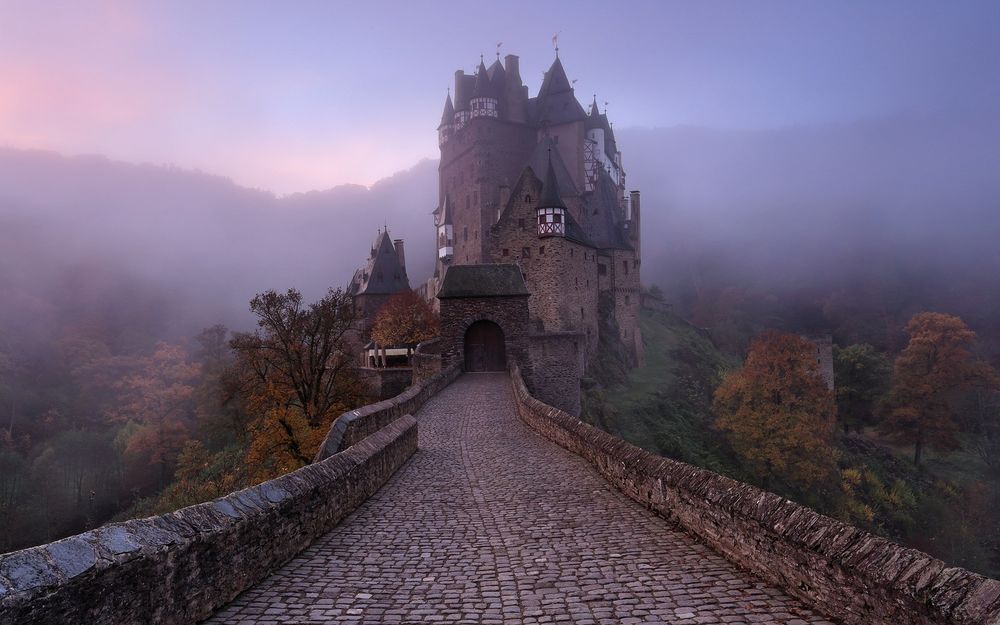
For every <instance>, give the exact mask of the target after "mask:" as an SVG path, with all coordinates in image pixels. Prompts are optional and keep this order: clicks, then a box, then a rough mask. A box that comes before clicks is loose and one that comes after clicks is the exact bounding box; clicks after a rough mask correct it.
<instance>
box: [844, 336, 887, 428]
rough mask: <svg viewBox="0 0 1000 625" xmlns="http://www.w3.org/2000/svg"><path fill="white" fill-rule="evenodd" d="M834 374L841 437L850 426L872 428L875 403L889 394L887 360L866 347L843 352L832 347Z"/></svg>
mask: <svg viewBox="0 0 1000 625" xmlns="http://www.w3.org/2000/svg"><path fill="white" fill-rule="evenodd" d="M833 372H834V376H833V377H834V380H836V381H837V387H836V393H837V420H838V421H839V422H840V424H841V427H843V429H844V434H847V433H848V431H849V430H850V428H851V427H852V426H853V427H855V428H860V427H862V426H864V425H872V424H873V422H874V418H873V416H874V414H875V406H876V403H877V402H878V400H879V399H880V398H881V397H882V396H883V395H884V394H885V393H886V392H887V391H888V390H889V380H890V377H891V375H892V367H891V365H890V364H889V360H888V359H887V358H886V357H885V355H883V354H882V353H880V352H879V351H877V350H876V349H875V348H874V347H872V346H871V345H868V344H865V343H860V344H856V345H849V346H848V347H843V348H842V347H839V346H837V345H834V347H833Z"/></svg>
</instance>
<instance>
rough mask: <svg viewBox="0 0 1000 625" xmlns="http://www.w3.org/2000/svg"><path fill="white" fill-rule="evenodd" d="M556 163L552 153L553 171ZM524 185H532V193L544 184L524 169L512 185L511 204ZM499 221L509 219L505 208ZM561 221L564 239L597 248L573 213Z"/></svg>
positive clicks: (532, 173) (530, 171) (556, 156)
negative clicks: (564, 230) (513, 191)
mask: <svg viewBox="0 0 1000 625" xmlns="http://www.w3.org/2000/svg"><path fill="white" fill-rule="evenodd" d="M558 162H559V161H558V153H557V152H553V155H552V163H553V171H555V169H556V168H555V164H556V163H558ZM524 185H532V191H533V190H534V188H538V187H543V186H544V182H542V180H541V179H539V178H538V176H537V175H535V171H534V169H532V168H531V167H530V166H528V167H525V168H524V169H523V170H522V171H521V176H520V178H518V180H517V184H515V185H514V189H515V190H516V191H518V193H513V194H511V201H512V202H513V201H514V198H515V197H520V196H521V194H522V193H524V191H525V189H524ZM557 185H558V182H557ZM539 191H541V193H540V194H539V196H541V194H542V193H544V191H543V190H542V189H539ZM538 205H539V204H536V206H538ZM500 219H501V220H505V219H511V218H510V217H509V216H508V214H507V207H506V206H505V207H504V212H503V214H502V215H501V217H500ZM563 220H564V222H565V224H566V232H565V235H564V238H566V239H569V240H570V241H573V242H575V243H579V244H580V245H586V246H587V247H592V248H596V247H597V246H596V245H594V244H593V243H592V242H591V240H590V237H589V236H587V233H586V232H585V231H584V229H583V228H582V227H580V224H579V223H578V222H577V221H576V219H574V218H573V213H572V212H570V211H569V210H568V209H567V211H566V212H565V213H564V215H563ZM494 227H496V226H494Z"/></svg>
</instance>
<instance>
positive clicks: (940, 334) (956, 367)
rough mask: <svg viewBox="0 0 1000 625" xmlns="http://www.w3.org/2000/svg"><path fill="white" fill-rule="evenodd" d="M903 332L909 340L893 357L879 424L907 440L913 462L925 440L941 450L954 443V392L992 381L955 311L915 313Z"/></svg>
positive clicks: (993, 376)
mask: <svg viewBox="0 0 1000 625" xmlns="http://www.w3.org/2000/svg"><path fill="white" fill-rule="evenodd" d="M906 332H907V334H909V335H910V341H909V343H908V344H907V346H906V348H905V349H904V350H903V352H902V353H901V354H900V355H899V357H898V358H896V363H895V367H894V371H893V381H892V390H891V391H890V395H889V402H888V404H887V408H886V414H885V418H884V419H883V421H882V423H881V425H880V429H881V430H882V431H883V432H884V433H885V434H887V435H888V436H889V437H890V438H891V439H893V440H895V441H897V442H900V443H906V444H911V445H913V462H914V464H916V465H920V462H921V459H922V457H923V451H924V447H925V446H928V447H931V448H932V449H937V450H942V451H947V450H952V449H957V448H958V447H959V441H958V438H957V434H958V432H959V430H960V425H959V423H958V421H957V419H956V417H955V409H954V403H955V401H956V400H957V399H958V394H959V393H960V392H961V391H962V390H966V389H970V388H972V387H973V386H978V387H983V386H987V387H992V388H995V387H996V384H997V381H996V373H995V372H994V371H993V370H992V368H991V367H990V366H989V365H988V364H986V363H985V362H982V361H978V360H976V359H975V358H974V357H973V355H972V352H971V351H970V350H971V349H972V348H973V346H974V345H975V343H976V333H975V332H973V331H972V330H970V329H969V327H968V326H966V325H965V322H964V321H962V320H961V319H960V318H959V317H956V316H954V315H947V314H943V313H932V312H923V313H918V314H916V315H914V316H913V318H911V319H910V321H909V323H908V324H907V325H906Z"/></svg>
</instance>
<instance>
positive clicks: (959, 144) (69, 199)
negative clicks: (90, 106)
mask: <svg viewBox="0 0 1000 625" xmlns="http://www.w3.org/2000/svg"><path fill="white" fill-rule="evenodd" d="M617 134H618V139H619V142H620V144H621V146H622V149H623V152H624V162H625V166H626V170H627V172H628V174H629V180H628V186H629V187H630V188H638V189H640V190H641V191H642V193H643V196H642V197H643V231H642V237H643V261H644V262H643V281H644V282H645V283H646V284H647V285H651V284H657V285H659V286H660V287H661V288H663V289H664V290H665V291H666V293H667V299H668V300H669V301H671V302H673V303H674V304H675V305H676V306H678V309H679V310H680V311H681V312H682V313H684V314H687V315H688V316H691V317H701V318H695V319H694V321H696V322H697V323H703V324H705V325H711V324H712V322H713V319H712V314H711V313H710V312H706V307H710V306H709V304H707V303H706V302H705V301H701V302H699V301H698V300H699V299H701V300H704V299H705V293H706V292H708V291H713V289H714V291H715V292H721V291H724V290H725V289H727V288H731V287H738V288H740V289H743V290H749V291H754V292H756V293H758V294H761V293H763V294H766V296H767V297H771V298H778V299H782V298H783V297H784V296H790V295H793V294H794V296H795V298H797V299H798V300H800V301H802V300H809V301H813V302H814V303H815V302H819V301H821V300H822V299H823V298H825V297H828V296H829V295H830V294H832V293H836V292H838V291H844V290H845V289H846V290H848V291H856V290H858V289H870V290H873V291H875V290H877V291H879V293H880V297H882V298H894V299H893V301H892V302H891V305H892V306H897V307H900V308H901V309H913V310H916V309H919V308H928V307H929V308H935V307H936V308H948V307H952V308H954V307H960V308H962V309H963V310H954V311H953V312H956V313H959V314H962V315H963V317H967V318H968V320H969V322H970V323H971V324H972V325H973V327H976V326H977V325H981V324H986V323H997V322H996V313H995V312H994V311H996V310H997V308H1000V306H998V303H1000V302H998V298H1000V295H998V293H997V290H996V289H995V288H990V286H991V285H992V284H993V283H994V282H993V281H994V279H995V276H996V275H997V272H998V271H1000V249H998V248H997V246H996V245H995V241H997V240H998V239H1000V177H998V176H997V175H996V171H997V157H996V146H997V145H1000V121H998V119H996V118H982V117H979V118H963V117H945V116H941V117H920V118H917V117H905V116H900V117H891V118H880V119H872V120H864V121H859V122H855V123H851V124H830V125H819V126H801V127H789V128H784V129H776V130H764V131H736V130H732V131H730V130H716V129H707V128H699V127H675V128H657V129H641V128H627V129H620V130H619V131H618V132H617ZM436 169H437V168H436V162H432V161H422V162H420V163H417V164H415V165H414V166H413V167H412V168H411V169H409V170H406V171H402V172H399V173H397V174H395V175H394V176H391V177H389V178H386V179H383V180H381V181H379V182H378V183H376V184H374V185H373V186H372V187H371V188H366V187H363V186H355V185H343V186H338V187H334V188H332V189H327V190H321V191H312V192H308V193H298V194H293V195H288V196H283V197H276V196H275V195H273V194H271V193H269V192H266V191H262V190H256V189H247V188H243V187H240V186H237V185H235V184H233V183H232V182H230V181H228V180H227V179H224V178H221V177H217V176H213V175H210V174H206V173H200V172H192V171H186V170H183V169H179V168H176V167H164V166H154V165H134V164H126V163H121V162H113V161H109V160H107V159H104V158H102V157H97V156H83V157H64V156H60V155H56V154H51V153H44V152H29V151H19V150H14V149H2V150H0V298H2V301H3V302H4V306H3V307H2V310H0V324H2V327H4V328H6V329H7V331H8V332H9V333H13V334H17V335H20V336H21V337H22V338H26V335H27V334H33V335H36V337H35V338H36V339H38V340H44V337H45V335H46V334H47V333H48V332H50V331H54V330H55V329H56V328H57V327H58V326H59V323H60V320H61V319H63V320H64V319H66V318H68V317H72V318H76V319H77V320H79V319H82V318H87V319H92V321H93V322H94V323H100V322H102V321H100V320H101V319H103V320H104V321H103V322H104V323H108V324H109V325H115V326H118V327H121V326H126V327H127V326H128V324H129V323H130V320H132V321H133V322H134V323H137V324H141V325H142V326H143V331H142V334H144V335H147V336H148V335H152V336H160V337H163V338H169V339H177V338H180V337H183V336H190V335H192V334H194V333H196V332H197V331H198V330H199V329H200V328H202V327H205V326H208V325H211V324H213V323H220V322H221V323H225V324H226V325H228V326H230V327H234V328H242V327H246V326H248V325H249V324H250V323H251V317H250V315H249V313H248V311H247V302H248V300H249V299H250V298H251V297H252V296H253V295H254V294H255V293H257V292H260V291H263V290H265V289H268V288H274V289H278V290H281V289H285V288H288V287H293V286H294V287H296V288H299V289H300V290H302V291H303V293H304V294H305V295H306V296H307V298H315V297H318V296H320V295H321V294H322V293H323V292H324V291H325V290H326V289H327V288H329V287H338V286H344V285H346V283H347V282H348V280H349V279H350V276H351V274H352V273H353V271H354V269H355V268H356V267H357V266H359V265H360V264H361V263H362V262H363V261H364V260H365V259H366V257H367V254H368V247H369V245H370V241H371V239H372V238H373V237H374V235H375V232H376V228H378V227H381V226H382V225H383V224H388V225H389V228H390V231H391V233H392V234H393V236H394V237H398V238H404V239H405V240H406V248H407V253H406V257H407V263H408V267H409V275H410V281H411V285H413V286H416V285H417V284H419V283H420V282H421V281H423V280H424V279H425V278H426V277H427V276H428V275H429V273H430V272H431V271H432V267H433V254H434V250H433V249H432V247H433V227H432V222H431V216H430V212H431V210H432V209H433V208H434V206H435V204H436V201H437V197H436V188H437V184H436V176H437V172H436ZM810 298H812V299H810ZM817 305H820V304H817ZM827 312H828V313H829V311H827ZM806 316H808V315H806ZM39 320H46V321H48V323H39ZM802 322H803V323H808V321H802ZM813 323H815V324H817V325H823V324H828V323H829V320H828V319H826V320H822V319H821V320H814V321H813ZM863 338H867V339H869V340H874V341H875V342H878V340H879V339H878V337H875V338H872V337H863ZM884 338H885V337H883V339H884ZM886 340H887V339H886Z"/></svg>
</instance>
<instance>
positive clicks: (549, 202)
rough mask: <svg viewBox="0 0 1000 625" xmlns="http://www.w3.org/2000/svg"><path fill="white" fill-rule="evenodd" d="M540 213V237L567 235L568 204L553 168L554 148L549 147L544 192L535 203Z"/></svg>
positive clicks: (543, 183)
mask: <svg viewBox="0 0 1000 625" xmlns="http://www.w3.org/2000/svg"><path fill="white" fill-rule="evenodd" d="M535 213H536V214H537V215H538V236H539V237H564V236H566V204H565V203H563V201H562V198H560V197H559V185H558V184H557V182H556V172H555V170H554V169H553V168H552V148H549V163H548V167H547V168H546V171H545V180H543V181H542V194H541V197H539V198H538V204H537V205H535Z"/></svg>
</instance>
